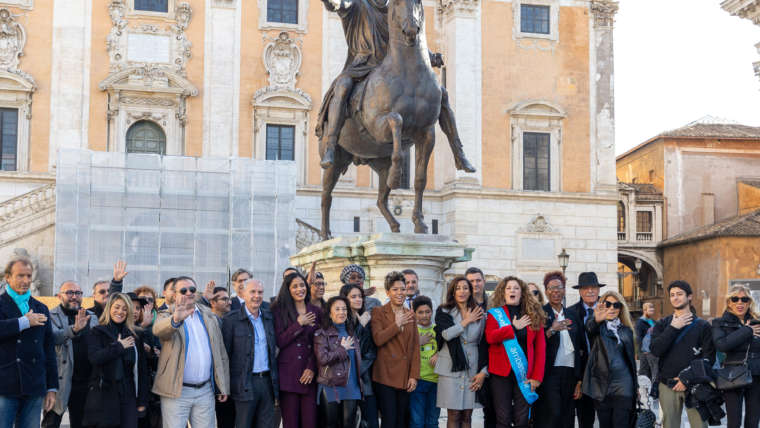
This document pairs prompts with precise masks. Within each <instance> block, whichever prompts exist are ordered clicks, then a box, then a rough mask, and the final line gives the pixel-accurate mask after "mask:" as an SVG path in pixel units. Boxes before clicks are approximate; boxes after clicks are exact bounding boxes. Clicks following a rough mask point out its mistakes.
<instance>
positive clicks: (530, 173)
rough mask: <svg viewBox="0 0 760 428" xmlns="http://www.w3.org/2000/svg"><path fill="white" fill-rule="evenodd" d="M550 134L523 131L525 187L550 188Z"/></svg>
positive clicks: (534, 188)
mask: <svg viewBox="0 0 760 428" xmlns="http://www.w3.org/2000/svg"><path fill="white" fill-rule="evenodd" d="M549 165H550V163H549V134H544V133H539V132H525V133H523V189H525V190H543V191H547V192H548V191H549V190H550V182H551V181H550V170H549Z"/></svg>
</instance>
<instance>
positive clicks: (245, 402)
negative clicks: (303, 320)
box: [222, 279, 279, 428]
mask: <svg viewBox="0 0 760 428" xmlns="http://www.w3.org/2000/svg"><path fill="white" fill-rule="evenodd" d="M239 296H243V297H244V304H243V306H242V307H241V309H238V310H235V311H231V312H229V313H228V314H227V315H225V317H224V319H223V320H222V337H223V338H224V346H225V347H226V348H227V355H228V356H229V360H230V379H232V382H231V394H230V395H231V397H232V399H233V400H235V426H239V427H255V428H271V427H273V426H274V423H275V420H274V406H275V401H276V400H277V397H278V391H279V383H278V378H277V359H276V352H277V343H276V338H275V333H274V318H273V317H272V313H271V312H269V310H267V309H264V308H263V307H262V303H263V301H264V286H263V284H262V283H261V281H258V280H256V279H248V280H247V281H245V283H244V286H243V290H242V293H240V294H239ZM251 350H253V352H251Z"/></svg>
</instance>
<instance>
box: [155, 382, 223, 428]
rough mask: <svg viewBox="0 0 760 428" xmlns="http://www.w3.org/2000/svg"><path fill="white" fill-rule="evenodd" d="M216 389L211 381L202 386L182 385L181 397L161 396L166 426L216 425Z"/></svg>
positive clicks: (202, 427)
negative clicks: (212, 387)
mask: <svg viewBox="0 0 760 428" xmlns="http://www.w3.org/2000/svg"><path fill="white" fill-rule="evenodd" d="M214 403H215V397H214V391H213V390H212V389H211V382H209V383H207V384H206V385H205V386H203V387H202V388H192V387H189V386H183V387H182V395H181V396H180V397H179V398H168V397H161V418H162V419H163V422H164V428H185V427H187V423H188V422H190V425H191V426H192V427H193V428H214V427H215V426H216V418H215V415H214V412H215V405H214Z"/></svg>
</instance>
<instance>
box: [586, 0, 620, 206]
mask: <svg viewBox="0 0 760 428" xmlns="http://www.w3.org/2000/svg"><path fill="white" fill-rule="evenodd" d="M590 8H591V20H592V25H591V31H590V33H591V34H590V35H591V37H590V44H591V49H590V52H591V58H590V64H591V66H590V67H591V70H590V73H589V76H590V79H591V114H592V118H591V123H592V132H591V177H592V180H591V190H592V191H594V192H603V193H607V192H616V191H617V187H616V186H617V185H616V178H615V92H614V90H615V85H614V74H615V73H614V72H615V62H614V56H613V40H612V30H613V24H614V17H615V13H617V10H618V3H617V2H616V1H610V0H593V1H592V2H591V6H590Z"/></svg>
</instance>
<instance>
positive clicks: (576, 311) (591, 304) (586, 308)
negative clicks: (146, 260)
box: [567, 272, 606, 428]
mask: <svg viewBox="0 0 760 428" xmlns="http://www.w3.org/2000/svg"><path fill="white" fill-rule="evenodd" d="M605 285H606V284H600V283H599V280H598V279H597V277H596V273H594V272H582V273H581V274H580V275H578V284H577V285H574V286H573V288H574V289H576V290H579V292H580V295H581V300H580V301H579V302H578V303H576V304H574V305H573V306H570V307H569V308H567V312H568V313H572V316H573V317H574V319H575V320H577V322H580V323H581V324H580V330H579V331H580V334H579V337H578V345H579V346H576V347H575V352H576V353H577V354H578V358H579V360H580V365H581V367H580V369H581V373H583V372H584V371H585V370H586V363H587V362H588V356H589V353H590V352H591V342H590V341H589V339H588V335H587V334H586V327H585V326H586V321H588V319H589V317H593V316H594V308H596V304H597V301H598V300H599V288H601V287H604V286H605ZM573 398H575V400H576V401H575V411H576V415H577V416H578V427H579V428H592V427H593V426H594V419H596V411H595V410H594V400H592V399H591V397H589V396H587V395H583V394H582V393H581V385H580V383H578V384H577V386H576V388H575V394H574V395H573Z"/></svg>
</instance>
